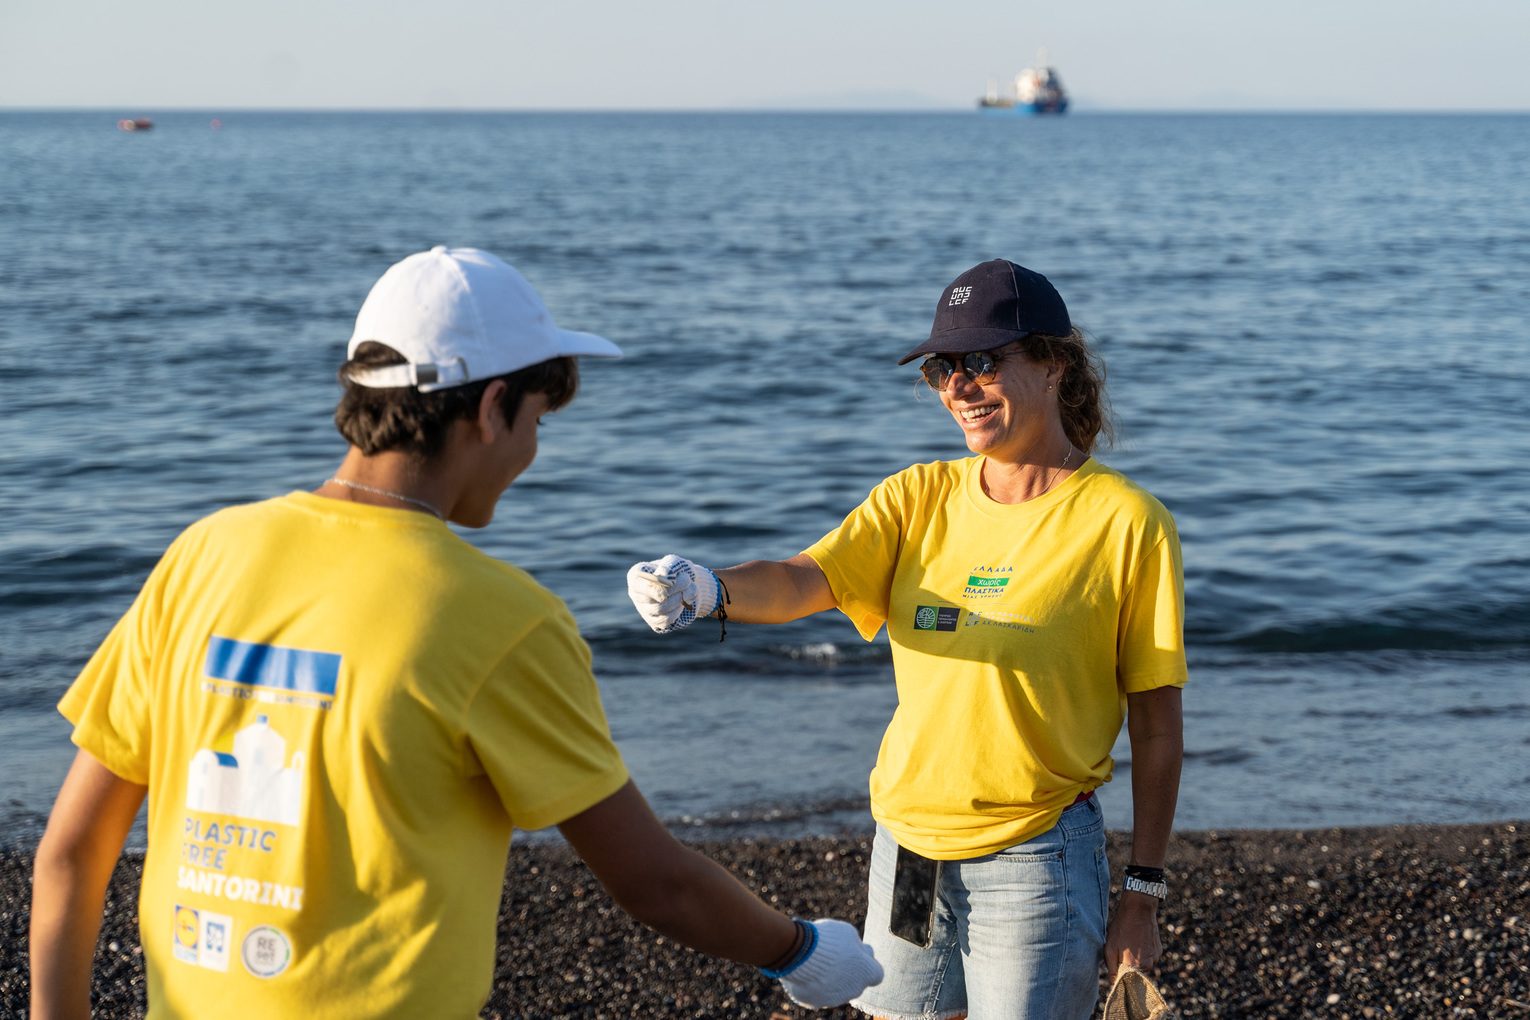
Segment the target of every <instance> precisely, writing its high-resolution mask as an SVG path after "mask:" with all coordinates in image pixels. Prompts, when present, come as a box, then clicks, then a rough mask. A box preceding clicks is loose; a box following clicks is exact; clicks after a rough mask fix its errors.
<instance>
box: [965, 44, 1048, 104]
mask: <svg viewBox="0 0 1530 1020" xmlns="http://www.w3.org/2000/svg"><path fill="white" fill-rule="evenodd" d="M978 109H980V110H982V111H983V112H984V113H1018V114H1055V113H1067V112H1068V93H1067V92H1065V91H1064V90H1063V85H1062V78H1060V77H1058V74H1057V69H1056V68H1054V67H1048V66H1047V52H1046V50H1042V51H1041V53H1040V55H1039V56H1038V57H1037V60H1036V66H1035V67H1027V68H1026V69H1025V70H1023V71H1021V72H1020V73H1019V74H1017V75H1015V81H1014V86H1013V90H1012V92H1011V94H1009V95H1000V94H999V89H998V85H997V84H996V83H994V82H989V83H988V94H987V95H985V96H984V97H983V98H982V99H979V100H978Z"/></svg>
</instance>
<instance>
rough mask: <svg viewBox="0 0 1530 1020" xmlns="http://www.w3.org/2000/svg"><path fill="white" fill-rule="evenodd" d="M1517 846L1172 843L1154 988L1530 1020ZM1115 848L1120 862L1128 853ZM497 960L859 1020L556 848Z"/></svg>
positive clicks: (804, 849) (857, 898)
mask: <svg viewBox="0 0 1530 1020" xmlns="http://www.w3.org/2000/svg"><path fill="white" fill-rule="evenodd" d="M1526 829H1527V823H1500V824H1492V825H1460V826H1395V827H1386V828H1369V829H1323V830H1308V831H1286V830H1269V831H1252V830H1251V831H1235V832H1190V833H1180V834H1178V835H1177V836H1176V840H1175V844H1174V847H1173V850H1172V851H1171V858H1170V862H1169V864H1170V873H1171V880H1172V882H1173V895H1172V897H1171V899H1170V900H1169V901H1168V903H1167V904H1166V905H1165V908H1164V913H1163V922H1164V942H1165V948H1166V956H1165V959H1164V961H1163V963H1162V964H1161V965H1160V967H1159V968H1158V971H1157V974H1156V977H1157V980H1158V982H1159V985H1160V988H1161V989H1162V991H1163V992H1164V994H1165V996H1166V997H1167V998H1168V1000H1169V1002H1170V1003H1171V1004H1172V1005H1173V1006H1175V1007H1176V1008H1177V1009H1178V1010H1179V1012H1180V1015H1181V1016H1182V1017H1184V1018H1193V1017H1239V1018H1269V1017H1279V1018H1284V1017H1332V1018H1338V1020H1342V1018H1372V1017H1419V1018H1444V1017H1494V1018H1508V1020H1516V1018H1520V1017H1523V1018H1525V1020H1530V844H1527V841H1526V839H1525V833H1526ZM1110 839H1111V848H1110V849H1111V859H1112V861H1116V862H1119V861H1120V860H1122V859H1123V857H1124V854H1125V850H1126V845H1125V840H1126V837H1125V836H1124V835H1123V834H1118V833H1112V834H1111V837H1110ZM697 845H698V847H699V848H700V849H702V850H703V851H704V852H706V853H707V854H709V855H711V856H712V857H714V858H715V859H717V860H719V861H721V862H722V863H724V864H725V865H727V866H728V867H729V868H730V869H731V870H732V871H733V872H734V873H735V874H736V875H738V876H739V877H740V878H741V879H742V880H743V881H744V882H745V883H747V884H748V885H749V886H750V887H751V888H754V889H756V890H758V891H759V892H760V893H761V895H763V896H764V897H765V898H766V899H767V900H769V901H771V902H772V903H775V904H777V905H779V906H781V907H782V908H783V909H785V910H788V911H791V912H793V913H798V914H802V915H804V916H807V917H820V916H829V915H833V916H839V917H846V918H850V919H853V920H856V921H857V922H858V921H859V920H860V918H861V915H862V911H863V910H864V906H865V893H864V890H863V888H862V882H863V879H864V875H865V869H866V862H867V858H868V856H869V854H870V848H871V846H870V839H869V837H864V836H856V835H849V836H840V837H826V838H824V837H821V838H812V839H782V840H768V839H746V840H737V841H733V842H726V843H703V844H697ZM140 868H141V859H140V858H137V857H126V858H124V860H123V861H122V862H121V864H120V865H119V867H118V869H117V873H116V875H115V877H114V879H113V883H112V887H111V892H110V895H109V900H108V905H107V916H106V921H105V924H104V926H103V930H102V936H101V942H100V947H99V950H98V955H97V958H96V970H95V988H94V994H95V1003H96V1011H97V1014H96V1015H98V1016H103V1017H111V1018H118V1017H120V1018H137V1017H142V1016H143V1015H144V992H143V966H142V955H141V951H140V949H139V943H138V934H137V923H136V920H135V917H134V907H135V903H136V898H137V889H138V881H139V875H140ZM1116 870H1117V872H1118V873H1119V867H1117V869H1116ZM0 881H3V896H0V954H3V955H0V1016H6V1017H12V1016H24V1015H25V1014H26V1009H27V978H26V953H27V935H26V928H27V918H28V903H29V899H30V881H31V856H30V854H28V853H26V852H23V851H12V852H10V853H7V854H5V855H3V856H0ZM499 947H500V948H499V964H498V967H497V969H496V973H495V977H494V988H493V993H492V994H491V996H490V998H489V1002H488V1004H487V1005H486V1006H485V1009H484V1013H483V1015H484V1016H485V1017H489V1018H505V1020H508V1018H512V1017H514V1018H533V1017H535V1018H542V1017H589V1018H611V1020H618V1018H621V1020H626V1018H634V1017H676V1018H679V1017H689V1018H703V1017H707V1018H712V1017H716V1018H721V1017H746V1018H756V1017H757V1018H761V1020H781V1018H795V1017H803V1016H808V1015H816V1016H819V1017H826V1018H829V1017H832V1018H841V1017H857V1016H859V1015H860V1014H858V1013H856V1012H855V1011H854V1010H850V1009H839V1010H826V1011H822V1012H819V1013H816V1014H809V1013H808V1012H807V1011H805V1010H802V1009H800V1008H798V1007H795V1006H793V1005H792V1004H791V1003H790V1001H789V1000H788V999H787V998H786V997H785V996H784V995H783V994H782V992H781V990H780V987H779V986H778V985H777V984H776V983H775V982H772V981H768V980H766V979H764V978H762V977H760V976H759V975H757V974H756V973H755V972H754V971H753V970H752V969H750V968H747V967H743V966H738V965H735V964H731V963H726V962H720V961H715V960H711V959H708V958H706V957H702V956H699V955H697V954H695V953H692V952H690V951H688V950H685V949H683V948H681V947H679V946H676V945H675V944H674V943H672V942H671V941H669V940H668V939H663V938H660V937H658V936H655V935H653V934H652V933H650V932H648V931H646V930H644V929H641V928H639V927H638V926H637V925H635V924H634V923H633V922H631V921H630V920H628V919H627V918H626V916H625V915H623V914H622V913H621V911H619V910H618V909H617V908H616V907H615V906H614V905H613V904H612V903H611V901H610V900H609V899H608V898H607V897H606V895H605V893H604V892H603V891H602V890H601V888H600V886H599V884H598V883H597V882H596V881H595V880H594V878H593V877H592V876H591V875H590V873H589V871H588V870H586V869H585V868H584V866H583V865H582V864H581V863H580V862H579V861H578V859H577V858H575V857H574V856H573V855H572V853H571V852H570V851H569V850H568V849H567V848H566V847H565V846H563V845H562V844H560V843H552V842H547V843H534V844H532V845H518V846H517V847H516V848H515V849H514V851H513V852H512V854H511V861H510V868H509V871H508V874H507V886H506V899H505V902H504V905H503V909H502V910H501V913H500V929H499Z"/></svg>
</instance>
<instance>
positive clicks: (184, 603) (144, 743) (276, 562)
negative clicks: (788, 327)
mask: <svg viewBox="0 0 1530 1020" xmlns="http://www.w3.org/2000/svg"><path fill="white" fill-rule="evenodd" d="M59 708H60V710H61V711H62V712H63V714H64V715H65V716H67V717H68V718H69V719H70V721H71V722H73V723H74V724H75V729H74V741H75V743H77V744H78V745H79V746H80V747H81V748H83V749H84V750H86V751H88V752H89V753H90V754H91V755H93V756H94V757H96V758H97V759H99V760H100V761H101V762H102V763H103V764H104V765H105V766H106V767H107V768H108V769H110V770H111V771H112V772H114V773H116V774H117V775H119V776H121V777H122V778H124V779H127V780H129V781H131V782H134V783H138V784H143V785H147V786H148V787H149V805H148V851H147V856H146V858H145V860H144V878H143V887H142V892H141V895H140V900H139V921H140V926H141V931H142V938H143V947H144V960H145V969H146V971H147V976H148V1000H149V1012H150V1016H152V1017H171V1016H207V1015H209V1014H210V1013H213V1012H225V1011H229V1010H235V1011H238V1012H241V1013H246V1014H248V1015H250V1016H261V1017H302V1018H305V1020H317V1018H325V1017H336V1018H340V1017H344V1018H356V1017H382V1016H388V1017H393V1016H431V1017H437V1016H439V1017H467V1016H476V1015H477V1014H478V1011H479V1009H480V1008H481V1007H482V1004H483V1002H484V1001H485V999H486V998H487V997H488V994H489V990H490V982H491V980H492V974H493V968H494V960H495V952H494V950H495V925H496V919H497V914H498V907H499V902H500V895H501V890H502V889H503V883H504V873H505V862H506V855H507V853H508V850H509V844H510V834H511V828H512V826H520V827H522V828H526V829H536V828H541V827H543V826H547V825H552V824H556V823H558V822H561V821H563V820H565V819H567V818H569V817H570V816H572V815H574V814H577V813H579V812H580V811H583V810H584V809H586V808H588V807H591V806H593V805H595V804H597V803H599V802H600V801H601V800H604V799H605V798H606V797H608V796H610V795H611V794H613V793H615V792H616V791H617V790H618V789H620V788H621V787H622V786H623V785H624V784H625V783H626V781H627V771H626V768H625V766H624V764H623V762H622V759H621V756H620V754H619V753H618V751H617V749H616V747H615V746H614V745H613V743H612V741H611V737H610V732H609V727H608V725H607V723H606V719H605V714H604V712H603V710H602V708H601V704H600V698H599V694H598V692H597V689H596V686H595V681H594V677H593V675H592V673H591V670H590V653H589V649H588V647H587V646H586V645H585V643H584V641H583V640H582V639H581V638H580V636H579V633H578V629H577V627H576V626H575V624H574V620H573V618H572V616H571V615H570V614H569V612H568V610H567V608H566V607H565V606H564V605H563V603H562V602H561V601H560V600H559V599H558V598H557V597H556V596H554V595H553V594H552V593H550V592H548V591H547V590H546V589H544V588H542V587H541V586H540V585H538V584H537V583H536V582H535V581H534V580H532V579H531V577H530V576H529V575H527V574H526V573H524V572H523V571H521V570H519V569H517V568H515V567H512V566H509V565H507V564H504V563H500V562H498V561H496V560H494V559H492V558H490V557H488V556H486V555H484V554H483V553H481V552H479V551H478V550H476V549H474V548H473V547H472V546H471V545H469V544H468V543H466V542H464V541H463V540H462V539H460V538H458V537H457V536H455V535H454V534H452V532H451V531H450V530H448V529H447V527H446V526H445V525H444V524H442V523H441V522H440V521H438V520H436V519H434V518H432V517H427V516H426V515H424V514H419V513H413V512H406V511H401V510H392V509H387V508H382V507H374V506H364V505H359V504H354V503H346V502H341V501H337V500H331V499H324V498H322V497H319V496H315V495H312V494H309V493H293V494H291V495H288V496H286V497H283V498H280V499H274V500H269V501H266V502H262V503H256V504H252V505H249V506H242V507H236V508H232V509H228V510H224V511H221V512H219V513H216V514H213V515H212V516H210V517H208V518H206V519H204V520H202V521H200V522H198V523H197V524H195V525H193V526H192V527H191V528H189V529H188V530H187V531H186V532H184V533H183V534H182V535H181V536H180V537H179V538H178V539H177V540H176V541H175V542H174V543H173V544H172V545H171V547H170V549H169V550H168V551H167V552H166V553H165V555H164V557H163V558H162V560H161V561H160V563H159V565H158V566H157V567H156V568H155V570H154V571H153V573H152V574H151V576H150V577H149V580H148V582H147V583H146V584H145V585H144V588H143V590H142V591H141V592H140V593H139V595H138V598H137V599H136V601H134V603H133V605H132V607H131V609H129V611H128V613H127V614H126V615H125V616H124V617H123V618H122V619H121V621H119V622H118V624H117V625H116V627H115V628H114V629H113V630H112V632H111V634H110V635H109V636H108V637H107V639H106V641H105V642H104V643H103V644H102V645H101V647H100V649H99V650H98V651H97V652H96V654H95V656H94V657H93V658H92V659H91V660H90V662H89V664H88V665H87V666H86V667H85V670H84V672H83V673H82V674H81V675H80V677H79V679H78V680H76V681H75V683H74V685H73V686H72V687H71V688H70V689H69V691H68V693H67V694H65V696H64V698H63V700H62V702H61V703H60V705H59Z"/></svg>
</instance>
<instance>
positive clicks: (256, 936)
mask: <svg viewBox="0 0 1530 1020" xmlns="http://www.w3.org/2000/svg"><path fill="white" fill-rule="evenodd" d="M239 959H240V960H241V961H242V962H243V963H244V969H245V970H247V971H249V972H250V973H251V974H253V975H255V976H256V977H258V978H273V977H276V975H278V974H280V973H281V972H282V971H284V970H286V969H287V964H289V963H291V962H292V943H291V942H290V941H288V939H287V936H286V935H284V934H282V933H281V932H279V931H277V930H276V929H275V928H273V927H271V926H270V925H268V924H263V925H261V926H260V927H259V928H255V929H253V930H252V931H251V932H250V933H249V934H248V935H246V936H245V937H244V944H243V945H242V946H240V947H239Z"/></svg>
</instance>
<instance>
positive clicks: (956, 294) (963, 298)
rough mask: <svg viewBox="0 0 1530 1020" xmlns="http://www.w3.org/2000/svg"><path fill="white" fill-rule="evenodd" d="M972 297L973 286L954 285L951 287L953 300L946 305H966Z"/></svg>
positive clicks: (949, 306)
mask: <svg viewBox="0 0 1530 1020" xmlns="http://www.w3.org/2000/svg"><path fill="white" fill-rule="evenodd" d="M971 298H972V288H971V287H952V288H951V300H949V301H947V302H946V307H947V308H954V307H956V306H957V305H964V304H966V303H967V302H968V301H969V300H970V299H971Z"/></svg>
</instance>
